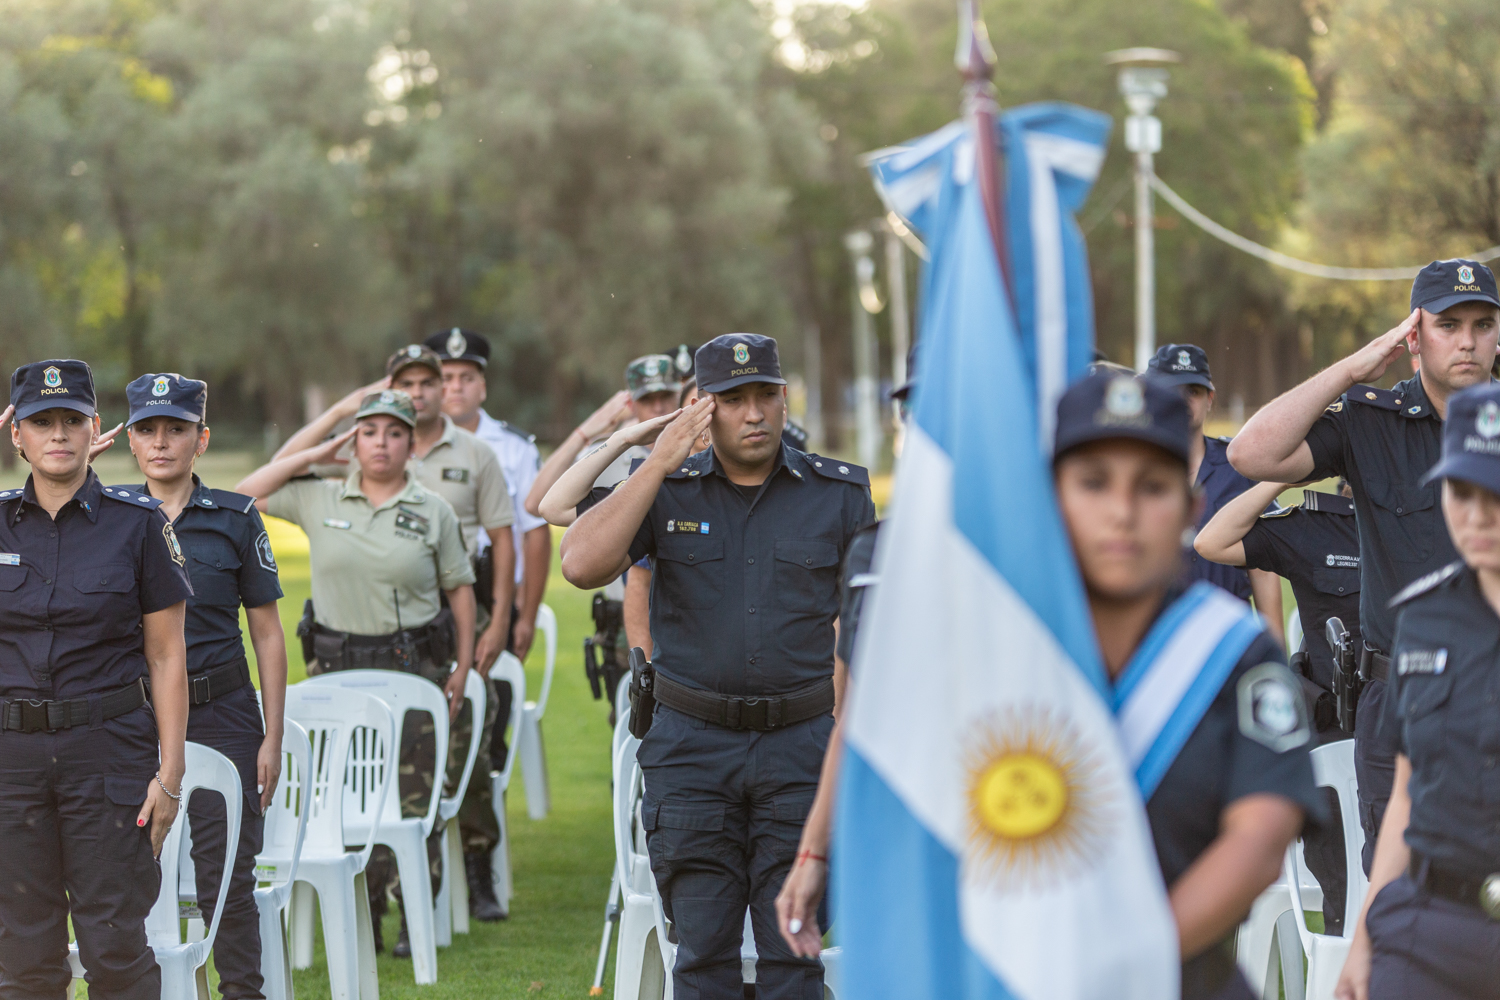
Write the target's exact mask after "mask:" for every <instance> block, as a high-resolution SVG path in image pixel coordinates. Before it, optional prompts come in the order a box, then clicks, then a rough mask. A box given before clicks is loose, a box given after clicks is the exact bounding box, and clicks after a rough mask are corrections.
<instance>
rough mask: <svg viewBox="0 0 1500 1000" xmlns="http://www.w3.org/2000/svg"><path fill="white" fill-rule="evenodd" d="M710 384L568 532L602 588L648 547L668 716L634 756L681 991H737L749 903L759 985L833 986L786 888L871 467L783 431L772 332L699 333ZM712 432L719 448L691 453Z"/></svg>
mask: <svg viewBox="0 0 1500 1000" xmlns="http://www.w3.org/2000/svg"><path fill="white" fill-rule="evenodd" d="M696 361H697V364H696V368H697V376H698V381H699V386H700V392H701V393H702V396H701V398H700V399H699V400H698V401H697V402H696V403H694V404H692V405H691V406H689V407H687V408H686V409H685V410H683V412H682V413H681V414H679V415H678V416H677V417H676V418H674V419H673V420H672V421H671V422H670V423H669V424H668V425H667V426H666V428H665V429H664V430H663V431H662V432H661V435H660V436H659V437H658V438H657V439H656V444H655V447H654V448H653V449H652V451H651V455H650V457H649V458H647V459H646V461H645V462H644V463H643V464H641V465H640V467H639V468H638V469H637V470H636V471H635V473H633V474H632V475H631V476H630V477H629V478H628V479H626V480H625V481H624V482H623V483H622V484H620V485H619V487H618V488H617V489H615V490H613V492H609V493H603V491H598V492H596V494H595V495H596V497H599V496H601V494H602V498H601V499H600V500H599V502H598V503H597V505H596V506H595V507H593V508H592V509H589V510H588V511H587V512H586V513H585V514H583V516H581V517H580V518H579V519H578V521H577V522H576V523H575V524H574V525H573V526H572V527H571V528H570V529H569V531H568V533H567V535H565V536H564V538H563V542H562V568H563V575H564V576H565V577H567V579H568V580H569V582H571V583H573V584H574V585H575V586H578V587H597V586H599V585H601V584H603V583H605V582H607V581H609V580H612V579H614V578H615V577H617V576H618V575H619V574H620V573H622V572H624V570H625V569H626V567H628V566H629V565H630V564H631V563H632V562H634V561H636V560H638V559H640V558H641V557H642V556H646V555H650V556H652V557H653V560H654V562H655V565H656V572H655V574H654V575H653V577H652V581H651V637H652V640H653V641H654V643H655V646H656V649H655V661H654V667H655V698H656V706H657V707H656V716H655V722H654V724H652V726H651V729H650V732H648V733H647V734H646V737H645V739H644V741H643V742H642V744H641V748H640V752H639V754H638V759H639V760H640V763H641V766H642V767H643V768H644V770H645V774H646V800H645V802H644V804H643V815H644V823H645V827H646V830H647V838H648V840H647V843H648V847H649V849H650V854H651V864H652V870H653V872H654V874H655V876H656V881H657V886H658V887H659V888H660V890H661V895H662V900H663V904H664V907H665V909H666V911H667V913H668V915H669V916H670V918H671V919H672V920H673V921H674V922H675V927H676V933H677V936H678V942H679V943H678V949H677V964H676V968H675V969H674V972H673V983H674V986H673V988H674V990H675V991H676V996H678V997H679V998H681V1000H687V998H694V997H712V998H724V1000H728V998H731V997H732V998H735V1000H739V998H741V997H742V996H743V990H742V985H741V974H740V944H741V937H742V930H743V926H744V920H745V908H746V906H747V905H748V906H749V908H750V914H751V919H752V921H753V925H754V930H755V940H756V945H757V948H758V949H759V954H760V957H759V960H758V962H757V965H756V991H757V996H759V997H761V998H762V1000H782V998H792V997H798V998H801V997H809V996H815V995H821V994H822V975H823V974H822V967H821V966H820V965H819V963H818V962H817V960H816V959H810V958H799V957H797V956H796V955H794V954H793V953H792V952H791V951H790V950H789V949H788V948H787V946H786V944H785V942H784V941H783V940H782V938H781V936H780V935H779V934H778V933H777V929H776V914H775V911H774V907H773V904H774V900H775V896H776V893H777V891H778V890H779V889H780V887H781V883H782V880H783V879H784V878H785V877H786V873H787V871H788V869H789V868H790V866H791V864H792V861H793V856H794V854H795V851H796V844H797V839H798V836H799V835H800V832H801V828H802V824H803V822H804V820H805V818H806V816H807V811H808V808H809V807H810V805H811V804H812V800H813V796H814V794H815V792H816V790H817V782H818V772H819V768H820V766H821V764H822V758H823V752H824V749H825V747H826V746H827V742H828V736H829V732H830V730H831V729H832V728H833V715H832V712H833V708H834V684H833V673H834V655H833V646H834V622H835V619H836V617H837V614H838V600H839V595H838V579H837V577H838V566H839V563H840V561H841V559H842V557H843V554H844V551H845V550H846V548H847V547H848V544H849V541H850V539H851V538H852V537H853V536H854V533H855V531H857V530H858V529H859V528H860V527H862V526H863V525H865V524H867V523H869V522H870V521H871V520H872V519H873V518H874V513H875V511H874V505H873V503H872V502H871V500H870V491H869V476H868V474H867V473H866V471H865V470H864V469H862V468H860V467H858V466H854V465H849V464H848V463H843V462H838V461H836V460H834V459H830V458H822V457H819V456H817V455H809V454H805V453H803V452H800V451H797V450H796V449H793V448H790V447H788V446H786V445H785V444H784V443H783V442H782V440H781V430H782V427H783V425H784V423H785V421H786V388H785V385H786V383H785V380H784V379H782V377H781V367H780V363H779V361H778V359H777V354H776V342H775V341H774V340H772V339H771V338H769V337H761V336H756V335H753V334H727V335H725V336H722V337H718V338H715V339H714V340H712V341H710V342H709V343H707V344H705V345H703V346H702V347H701V348H699V349H698V353H697V358H696ZM705 430H707V431H709V432H710V435H711V437H712V440H713V445H712V447H710V448H708V449H707V450H705V451H702V452H700V453H699V454H697V455H693V456H691V457H689V452H690V451H691V449H692V445H693V441H694V439H695V438H696V437H697V436H698V435H700V434H702V433H703V432H704V431H705Z"/></svg>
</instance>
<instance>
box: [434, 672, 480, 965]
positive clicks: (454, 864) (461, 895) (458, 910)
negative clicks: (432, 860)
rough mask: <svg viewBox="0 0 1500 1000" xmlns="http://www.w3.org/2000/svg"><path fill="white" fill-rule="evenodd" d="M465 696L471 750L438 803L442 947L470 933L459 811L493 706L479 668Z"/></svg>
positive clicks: (438, 903) (438, 911)
mask: <svg viewBox="0 0 1500 1000" xmlns="http://www.w3.org/2000/svg"><path fill="white" fill-rule="evenodd" d="M464 700H465V701H466V702H468V704H469V712H470V715H469V718H471V719H473V720H474V725H473V729H472V731H471V735H470V737H469V752H468V755H467V756H466V757H465V758H464V769H463V773H462V774H460V775H459V776H458V786H457V787H456V788H455V789H454V791H453V794H452V795H451V796H448V795H444V796H443V797H442V801H441V802H439V803H438V818H437V821H438V825H439V826H440V827H441V828H442V831H443V880H442V882H440V883H439V885H438V894H437V898H436V899H435V900H434V901H433V905H434V906H435V907H436V913H435V920H436V927H437V946H438V947H439V948H446V947H448V946H449V945H451V944H452V943H453V935H454V934H467V933H469V883H468V881H467V879H466V877H465V874H464V842H463V837H462V835H461V834H460V833H459V829H458V811H459V809H460V808H462V807H463V804H464V795H465V794H467V792H468V791H469V782H470V781H471V780H472V779H473V774H474V762H475V761H476V760H477V759H478V757H479V738H480V736H481V735H483V733H484V713H485V712H486V711H488V710H489V704H488V701H489V685H488V684H486V683H485V682H484V678H483V677H480V676H479V673H478V672H477V671H474V670H470V671H469V677H468V680H467V681H466V682H465V683H464ZM446 759H447V758H446V757H445V758H444V760H446ZM446 787H447V779H446V778H444V780H443V783H442V785H441V786H440V788H439V791H441V789H442V788H446Z"/></svg>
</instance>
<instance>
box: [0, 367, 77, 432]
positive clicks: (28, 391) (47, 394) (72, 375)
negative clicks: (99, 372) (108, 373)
mask: <svg viewBox="0 0 1500 1000" xmlns="http://www.w3.org/2000/svg"><path fill="white" fill-rule="evenodd" d="M10 405H11V406H14V407H15V408H16V412H15V413H14V414H12V418H13V419H15V420H25V419H26V418H27V417H29V416H31V415H32V414H34V413H40V412H42V411H43V410H50V409H53V408H55V407H62V408H63V409H65V410H77V411H78V412H79V413H82V414H83V415H84V416H86V417H92V416H93V415H94V405H95V398H94V373H93V372H91V371H89V366H88V365H86V364H84V363H83V362H82V361H72V360H58V361H33V362H32V363H31V364H29V365H22V366H21V367H19V368H17V369H16V370H15V371H14V372H13V373H12V374H11V376H10Z"/></svg>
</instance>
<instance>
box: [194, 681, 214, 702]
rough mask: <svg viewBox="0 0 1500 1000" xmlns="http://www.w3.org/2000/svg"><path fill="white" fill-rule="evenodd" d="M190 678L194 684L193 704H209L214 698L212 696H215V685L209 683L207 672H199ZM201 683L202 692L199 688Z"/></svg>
mask: <svg viewBox="0 0 1500 1000" xmlns="http://www.w3.org/2000/svg"><path fill="white" fill-rule="evenodd" d="M189 680H191V681H192V684H193V704H194V705H204V704H207V703H208V702H209V701H211V700H212V698H213V687H212V686H211V685H210V684H209V683H208V675H207V674H198V675H197V676H195V677H191V678H189ZM199 684H202V685H203V687H202V690H201V693H200V690H199V687H198V685H199Z"/></svg>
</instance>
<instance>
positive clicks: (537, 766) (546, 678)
mask: <svg viewBox="0 0 1500 1000" xmlns="http://www.w3.org/2000/svg"><path fill="white" fill-rule="evenodd" d="M536 630H537V632H539V633H541V636H542V640H543V643H544V648H545V650H546V653H547V662H546V666H545V667H544V668H543V672H542V691H541V694H539V695H538V696H537V699H536V701H528V702H526V708H525V711H523V712H522V713H521V727H520V729H518V730H517V735H516V753H518V754H520V756H521V780H522V781H523V782H525V783H526V814H527V815H528V816H530V817H531V818H532V819H546V818H547V814H548V813H549V812H551V811H552V790H551V787H550V785H549V783H548V780H547V747H546V744H545V743H543V742H542V716H544V715H546V714H547V696H548V695H549V694H551V692H552V671H553V670H554V668H555V667H556V666H557V615H555V614H553V613H552V609H551V608H549V607H547V605H545V604H543V605H542V606H541V607H539V608H537V610H536Z"/></svg>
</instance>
